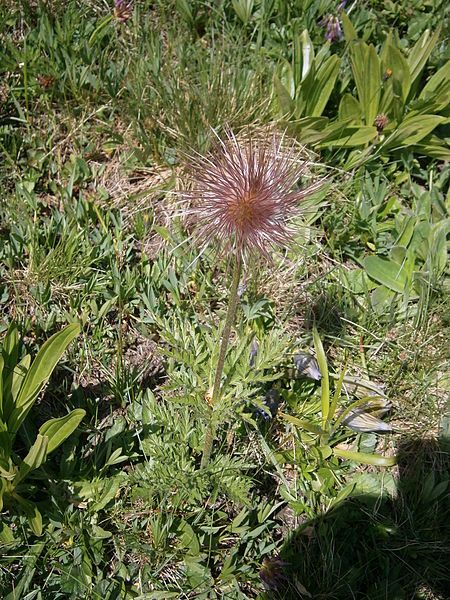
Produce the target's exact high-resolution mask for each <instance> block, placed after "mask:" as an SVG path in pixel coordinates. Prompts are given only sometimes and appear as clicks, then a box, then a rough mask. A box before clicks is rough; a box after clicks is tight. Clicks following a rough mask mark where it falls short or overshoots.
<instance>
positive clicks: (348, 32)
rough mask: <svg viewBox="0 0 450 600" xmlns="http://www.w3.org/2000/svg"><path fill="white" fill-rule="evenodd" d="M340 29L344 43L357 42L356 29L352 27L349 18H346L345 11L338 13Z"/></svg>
mask: <svg viewBox="0 0 450 600" xmlns="http://www.w3.org/2000/svg"><path fill="white" fill-rule="evenodd" d="M340 18H341V23H342V29H343V31H344V37H345V41H346V42H352V41H353V40H357V39H358V36H357V34H356V29H355V28H354V27H353V24H352V22H351V21H350V18H349V17H348V15H347V13H346V12H345V11H342V12H341V13H340Z"/></svg>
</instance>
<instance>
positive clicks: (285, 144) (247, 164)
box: [186, 132, 318, 258]
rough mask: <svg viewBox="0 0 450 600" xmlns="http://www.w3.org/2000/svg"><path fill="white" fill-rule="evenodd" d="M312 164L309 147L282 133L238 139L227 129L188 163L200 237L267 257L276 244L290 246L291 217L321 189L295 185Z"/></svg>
mask: <svg viewBox="0 0 450 600" xmlns="http://www.w3.org/2000/svg"><path fill="white" fill-rule="evenodd" d="M307 165H308V163H307V160H306V158H305V153H304V150H303V149H302V148H301V147H299V146H298V144H297V143H296V142H294V141H292V140H291V141H290V140H288V139H286V138H285V137H284V136H282V135H279V134H272V135H269V136H267V135H265V136H258V137H255V138H250V137H243V138H240V139H237V138H236V137H235V136H234V135H233V134H232V133H231V132H227V134H226V136H225V138H224V139H221V140H219V144H218V147H217V148H216V150H215V151H212V152H210V153H209V154H208V155H207V156H206V157H203V156H200V155H198V156H196V157H194V158H193V159H192V161H191V164H190V166H189V168H188V174H189V177H190V179H191V182H192V188H191V189H190V190H189V192H187V194H186V195H187V197H188V198H189V199H190V200H191V204H192V206H191V209H190V210H189V214H190V215H191V218H192V220H193V221H194V224H195V225H196V232H197V237H198V239H199V241H200V242H201V243H202V244H204V245H205V244H208V243H209V242H211V241H212V240H216V241H217V242H218V243H219V244H220V246H222V247H224V248H225V249H226V250H228V251H230V250H231V251H234V252H236V253H237V254H240V255H243V254H249V253H255V252H256V253H260V254H262V255H264V256H265V257H267V258H269V249H270V248H271V247H276V246H287V245H289V243H290V242H291V240H292V234H293V231H292V229H291V228H290V227H289V225H288V221H289V219H290V218H291V217H292V216H293V215H294V214H295V213H296V212H297V210H298V203H299V201H300V200H301V199H303V198H305V196H307V195H308V194H310V193H311V192H312V191H315V190H316V189H317V188H318V185H317V184H313V185H310V186H308V187H306V188H303V189H298V188H297V187H296V186H297V184H298V181H299V179H300V177H301V176H302V175H304V173H305V170H306V168H307Z"/></svg>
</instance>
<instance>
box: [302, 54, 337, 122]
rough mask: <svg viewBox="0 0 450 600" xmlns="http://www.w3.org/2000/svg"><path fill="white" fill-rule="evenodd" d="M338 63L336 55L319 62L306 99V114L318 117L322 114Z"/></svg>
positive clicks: (329, 94) (332, 85)
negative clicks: (319, 64)
mask: <svg viewBox="0 0 450 600" xmlns="http://www.w3.org/2000/svg"><path fill="white" fill-rule="evenodd" d="M340 64H341V59H340V58H339V57H338V56H336V55H333V56H330V57H329V58H328V60H326V61H324V62H323V63H322V64H321V66H320V68H319V69H318V71H317V74H316V77H315V81H314V84H313V86H312V90H311V92H310V93H309V94H308V97H307V99H306V105H307V109H306V114H307V116H311V117H320V116H321V115H322V113H323V111H324V109H325V106H326V105H327V102H328V100H329V99H330V96H331V92H332V91H333V88H334V84H335V83H336V79H337V76H338V73H339V67H340Z"/></svg>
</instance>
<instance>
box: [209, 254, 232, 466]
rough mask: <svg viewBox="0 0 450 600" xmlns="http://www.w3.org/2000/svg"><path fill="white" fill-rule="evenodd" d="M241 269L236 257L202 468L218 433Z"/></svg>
mask: <svg viewBox="0 0 450 600" xmlns="http://www.w3.org/2000/svg"><path fill="white" fill-rule="evenodd" d="M241 268H242V259H241V257H240V256H239V255H238V256H237V257H236V262H235V264H234V271H233V279H232V282H231V288H230V296H229V298H228V309H227V316H226V319H225V325H224V326H223V332H222V341H221V343H220V351H219V358H218V361H217V366H216V374H215V377H214V385H213V391H212V398H211V415H210V421H209V424H208V428H207V430H206V434H205V443H204V445H203V455H202V462H201V467H202V468H204V467H207V466H208V463H209V457H210V456H211V450H212V445H213V442H214V437H215V433H216V431H215V430H216V428H215V424H214V422H213V412H214V406H215V405H216V403H217V402H218V400H220V393H221V385H220V384H221V381H222V373H223V367H224V365H225V358H226V355H227V349H228V343H229V341H230V334H231V328H232V326H233V323H234V318H235V316H236V307H237V302H238V287H239V280H240V278H241Z"/></svg>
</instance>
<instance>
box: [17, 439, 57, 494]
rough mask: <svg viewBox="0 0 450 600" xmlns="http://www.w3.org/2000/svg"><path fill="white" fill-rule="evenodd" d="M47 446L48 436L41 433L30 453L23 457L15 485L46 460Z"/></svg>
mask: <svg viewBox="0 0 450 600" xmlns="http://www.w3.org/2000/svg"><path fill="white" fill-rule="evenodd" d="M47 447H48V437H47V436H43V435H39V434H38V436H37V437H36V441H35V442H34V444H33V445H32V446H31V448H30V450H29V452H28V454H27V455H26V457H25V458H24V459H23V461H22V463H21V465H20V467H19V471H18V472H17V475H16V476H15V477H14V480H13V485H14V486H17V485H18V484H19V483H20V482H21V481H22V479H24V477H26V476H27V475H28V473H29V472H30V471H33V470H34V469H37V468H38V467H40V466H41V464H42V463H43V462H45V460H46V458H47Z"/></svg>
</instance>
